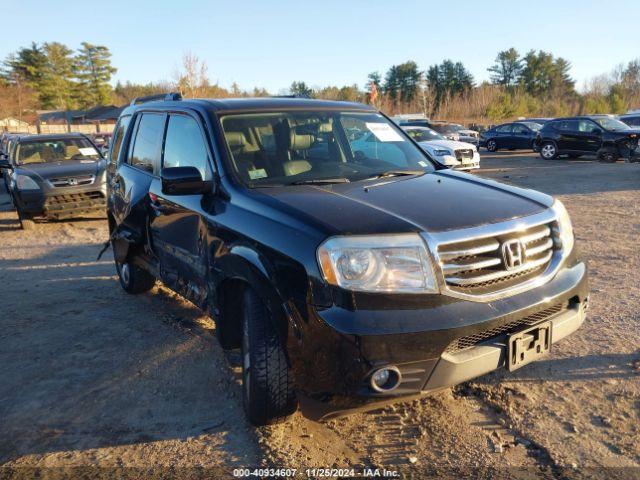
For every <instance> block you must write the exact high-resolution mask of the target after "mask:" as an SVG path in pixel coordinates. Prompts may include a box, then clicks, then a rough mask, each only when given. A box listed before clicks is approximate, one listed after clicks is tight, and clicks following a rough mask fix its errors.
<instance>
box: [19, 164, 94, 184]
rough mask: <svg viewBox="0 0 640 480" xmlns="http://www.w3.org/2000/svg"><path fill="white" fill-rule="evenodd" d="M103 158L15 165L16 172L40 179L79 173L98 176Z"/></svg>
mask: <svg viewBox="0 0 640 480" xmlns="http://www.w3.org/2000/svg"><path fill="white" fill-rule="evenodd" d="M105 166H106V161H105V160H104V159H96V160H68V161H63V162H47V163H28V164H26V165H16V172H17V173H21V174H24V175H29V176H31V177H34V178H39V179H40V180H48V179H51V178H60V177H73V176H80V175H95V176H98V175H99V174H100V173H102V172H103V171H104V169H105Z"/></svg>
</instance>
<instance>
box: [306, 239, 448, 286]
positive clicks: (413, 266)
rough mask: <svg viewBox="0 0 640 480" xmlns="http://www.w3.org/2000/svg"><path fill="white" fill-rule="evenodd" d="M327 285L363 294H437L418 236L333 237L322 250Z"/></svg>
mask: <svg viewBox="0 0 640 480" xmlns="http://www.w3.org/2000/svg"><path fill="white" fill-rule="evenodd" d="M318 262H319V264H320V270H321V271H322V274H323V275H324V278H325V280H326V281H327V282H329V283H330V284H332V285H338V286H340V287H342V288H346V289H348V290H356V291H361V292H393V293H437V291H438V289H437V286H436V280H435V276H434V273H433V268H432V267H431V261H430V259H429V254H428V252H427V249H426V247H425V244H424V242H423V241H422V239H421V238H420V236H419V235H418V234H413V233H410V234H401V235H376V236H356V237H333V238H330V239H329V240H327V241H326V242H324V243H323V244H322V245H320V248H318Z"/></svg>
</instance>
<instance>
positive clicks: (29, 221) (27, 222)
mask: <svg viewBox="0 0 640 480" xmlns="http://www.w3.org/2000/svg"><path fill="white" fill-rule="evenodd" d="M18 219H19V220H20V228H22V230H33V229H34V228H35V226H36V222H34V221H33V218H31V217H30V216H29V215H27V214H26V213H22V212H21V211H20V210H18Z"/></svg>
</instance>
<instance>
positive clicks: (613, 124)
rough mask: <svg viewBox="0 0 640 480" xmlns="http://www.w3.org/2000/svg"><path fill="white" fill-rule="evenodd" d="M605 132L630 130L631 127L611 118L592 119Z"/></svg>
mask: <svg viewBox="0 0 640 480" xmlns="http://www.w3.org/2000/svg"><path fill="white" fill-rule="evenodd" d="M592 120H593V121H594V122H596V123H597V124H598V125H600V126H601V127H602V128H604V129H605V130H629V125H627V124H626V123H623V122H621V121H620V120H617V119H615V118H611V117H596V118H593V119H592Z"/></svg>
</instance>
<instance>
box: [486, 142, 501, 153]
mask: <svg viewBox="0 0 640 480" xmlns="http://www.w3.org/2000/svg"><path fill="white" fill-rule="evenodd" d="M487 150H488V151H489V152H495V151H496V150H498V144H497V143H496V141H495V140H488V141H487Z"/></svg>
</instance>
